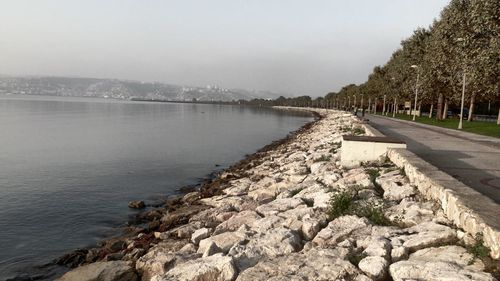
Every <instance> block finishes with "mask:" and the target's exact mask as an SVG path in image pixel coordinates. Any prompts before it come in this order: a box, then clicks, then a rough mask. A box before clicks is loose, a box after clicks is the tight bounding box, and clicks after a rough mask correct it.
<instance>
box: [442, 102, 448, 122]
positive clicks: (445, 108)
mask: <svg viewBox="0 0 500 281" xmlns="http://www.w3.org/2000/svg"><path fill="white" fill-rule="evenodd" d="M447 118H448V100H446V99H445V101H444V109H443V120H444V119H447Z"/></svg>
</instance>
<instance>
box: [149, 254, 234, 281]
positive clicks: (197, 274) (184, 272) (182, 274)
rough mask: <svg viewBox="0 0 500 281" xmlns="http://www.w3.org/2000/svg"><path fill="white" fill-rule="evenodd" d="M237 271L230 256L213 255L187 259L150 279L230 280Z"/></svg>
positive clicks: (162, 280) (155, 280)
mask: <svg viewBox="0 0 500 281" xmlns="http://www.w3.org/2000/svg"><path fill="white" fill-rule="evenodd" d="M237 275H238V271H237V269H236V267H235V266H234V263H233V259H232V258H231V257H227V256H223V255H222V254H215V255H213V256H209V257H204V258H198V259H194V260H189V261H186V262H184V263H180V264H178V265H176V266H175V267H174V268H172V269H171V270H169V271H168V272H167V273H165V274H163V275H157V276H154V277H153V278H152V279H151V280H152V281H167V280H168V281H170V280H177V281H214V280H218V281H226V280H227V281H231V280H234V279H235V278H236V276H237Z"/></svg>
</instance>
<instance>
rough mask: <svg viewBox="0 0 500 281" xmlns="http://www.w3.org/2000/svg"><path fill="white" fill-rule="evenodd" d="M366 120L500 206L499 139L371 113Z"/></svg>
mask: <svg viewBox="0 0 500 281" xmlns="http://www.w3.org/2000/svg"><path fill="white" fill-rule="evenodd" d="M366 118H367V119H369V124H370V125H371V126H373V127H374V128H375V129H377V130H379V131H380V132H382V133H383V134H384V135H386V136H390V137H395V138H399V139H400V140H403V141H405V142H406V143H407V146H408V150H410V151H412V152H413V153H415V154H416V155H418V156H419V157H420V158H422V159H424V160H425V161H427V162H429V163H431V164H432V165H434V166H436V167H438V168H439V169H440V170H442V171H444V172H446V173H448V174H449V175H451V176H453V177H454V178H456V179H457V180H459V181H461V182H463V183H464V184H466V185H468V186H470V187H472V188H474V189H475V190H477V191H478V192H480V193H482V194H484V195H486V196H488V197H490V198H491V199H493V200H494V201H495V202H497V203H499V204H500V139H497V138H492V137H486V136H480V135H475V134H471V133H466V132H461V131H456V130H450V129H445V128H440V127H436V126H430V125H424V124H418V123H414V122H410V121H403V120H398V119H393V118H388V117H382V116H375V115H371V114H370V115H366ZM499 130H500V127H499Z"/></svg>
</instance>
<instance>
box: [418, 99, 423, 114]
mask: <svg viewBox="0 0 500 281" xmlns="http://www.w3.org/2000/svg"><path fill="white" fill-rule="evenodd" d="M420 116H422V103H421V102H419V103H418V117H420Z"/></svg>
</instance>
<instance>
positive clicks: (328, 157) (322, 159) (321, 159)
mask: <svg viewBox="0 0 500 281" xmlns="http://www.w3.org/2000/svg"><path fill="white" fill-rule="evenodd" d="M330 158H331V156H330V155H321V157H319V158H316V159H314V161H313V162H323V161H330Z"/></svg>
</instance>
